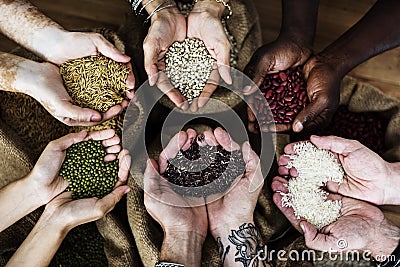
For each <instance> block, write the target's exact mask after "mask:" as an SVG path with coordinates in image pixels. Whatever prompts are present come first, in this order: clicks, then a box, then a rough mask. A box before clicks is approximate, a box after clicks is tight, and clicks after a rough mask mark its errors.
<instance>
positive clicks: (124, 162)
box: [118, 149, 132, 184]
mask: <svg viewBox="0 0 400 267" xmlns="http://www.w3.org/2000/svg"><path fill="white" fill-rule="evenodd" d="M118 159H119V170H118V182H120V183H121V184H123V183H126V180H127V179H128V176H129V169H130V166H131V160H132V159H131V155H130V154H129V151H128V150H126V149H124V150H122V151H121V153H119V155H118Z"/></svg>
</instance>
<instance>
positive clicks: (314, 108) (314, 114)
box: [292, 96, 328, 132]
mask: <svg viewBox="0 0 400 267" xmlns="http://www.w3.org/2000/svg"><path fill="white" fill-rule="evenodd" d="M327 105H328V102H327V101H326V100H325V97H324V96H319V97H316V98H315V99H312V100H311V102H310V103H309V104H308V105H307V106H306V107H305V108H304V109H303V110H302V111H300V113H299V114H298V115H297V116H296V118H295V119H294V121H293V124H292V127H293V131H294V132H301V131H302V130H303V128H304V125H306V124H310V123H311V122H314V123H315V121H316V120H317V119H318V120H321V118H324V116H323V114H324V113H326V112H325V109H326V108H327Z"/></svg>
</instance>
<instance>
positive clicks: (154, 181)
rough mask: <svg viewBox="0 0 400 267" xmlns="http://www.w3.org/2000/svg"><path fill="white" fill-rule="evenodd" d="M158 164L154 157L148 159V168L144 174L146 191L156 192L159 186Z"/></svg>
mask: <svg viewBox="0 0 400 267" xmlns="http://www.w3.org/2000/svg"><path fill="white" fill-rule="evenodd" d="M159 176H160V175H159V173H158V164H157V162H156V161H155V160H154V159H148V160H147V166H146V170H145V171H144V175H143V180H144V181H143V184H144V191H145V192H149V193H150V192H155V191H156V189H157V188H158V187H159Z"/></svg>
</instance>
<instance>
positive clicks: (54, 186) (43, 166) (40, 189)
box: [29, 129, 130, 203]
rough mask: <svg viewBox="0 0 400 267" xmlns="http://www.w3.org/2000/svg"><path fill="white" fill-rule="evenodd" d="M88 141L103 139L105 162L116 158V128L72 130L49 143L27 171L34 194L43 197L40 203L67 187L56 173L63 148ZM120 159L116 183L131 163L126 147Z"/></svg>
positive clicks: (124, 178)
mask: <svg viewBox="0 0 400 267" xmlns="http://www.w3.org/2000/svg"><path fill="white" fill-rule="evenodd" d="M88 140H101V141H102V144H103V146H104V147H105V149H106V152H107V155H106V156H105V158H104V160H105V161H113V160H115V159H116V156H115V154H116V153H119V152H120V151H121V146H120V139H119V137H117V136H115V131H114V130H111V129H110V130H103V131H98V132H89V133H88V132H86V131H81V132H79V133H71V134H68V135H66V136H63V137H61V138H59V139H57V140H54V141H52V142H50V143H49V144H48V145H47V147H46V148H45V150H44V151H43V153H42V154H41V155H40V157H39V159H38V161H37V162H36V164H35V167H34V168H33V170H32V171H31V173H30V174H29V179H31V181H32V182H34V186H35V188H36V191H37V194H38V196H40V197H41V198H42V200H43V203H47V202H49V201H50V200H51V199H53V198H54V197H55V196H57V195H58V194H60V193H61V192H63V191H64V190H65V189H66V188H67V186H68V182H67V181H66V180H64V179H63V177H61V176H60V175H59V171H60V168H61V165H62V163H63V161H64V158H65V155H66V150H67V149H68V148H69V147H70V146H72V145H73V144H76V143H79V142H83V141H88ZM119 159H120V163H119V164H120V170H119V174H118V177H119V178H118V179H119V182H118V185H120V184H122V183H123V182H124V181H126V177H127V169H128V170H129V167H128V168H126V166H127V165H128V164H130V156H129V154H127V153H126V150H123V152H121V153H120V155H119ZM128 166H129V165H128Z"/></svg>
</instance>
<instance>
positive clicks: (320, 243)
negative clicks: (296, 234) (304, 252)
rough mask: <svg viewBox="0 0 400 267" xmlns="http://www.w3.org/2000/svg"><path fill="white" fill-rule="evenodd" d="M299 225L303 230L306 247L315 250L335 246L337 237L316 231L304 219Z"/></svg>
mask: <svg viewBox="0 0 400 267" xmlns="http://www.w3.org/2000/svg"><path fill="white" fill-rule="evenodd" d="M300 227H301V229H302V230H303V232H304V238H305V241H306V246H307V247H309V248H311V249H315V250H328V249H332V248H335V247H336V245H337V238H335V237H333V236H329V235H325V234H321V233H318V230H317V229H316V228H315V227H314V226H312V225H311V224H310V223H308V222H306V221H301V222H300Z"/></svg>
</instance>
